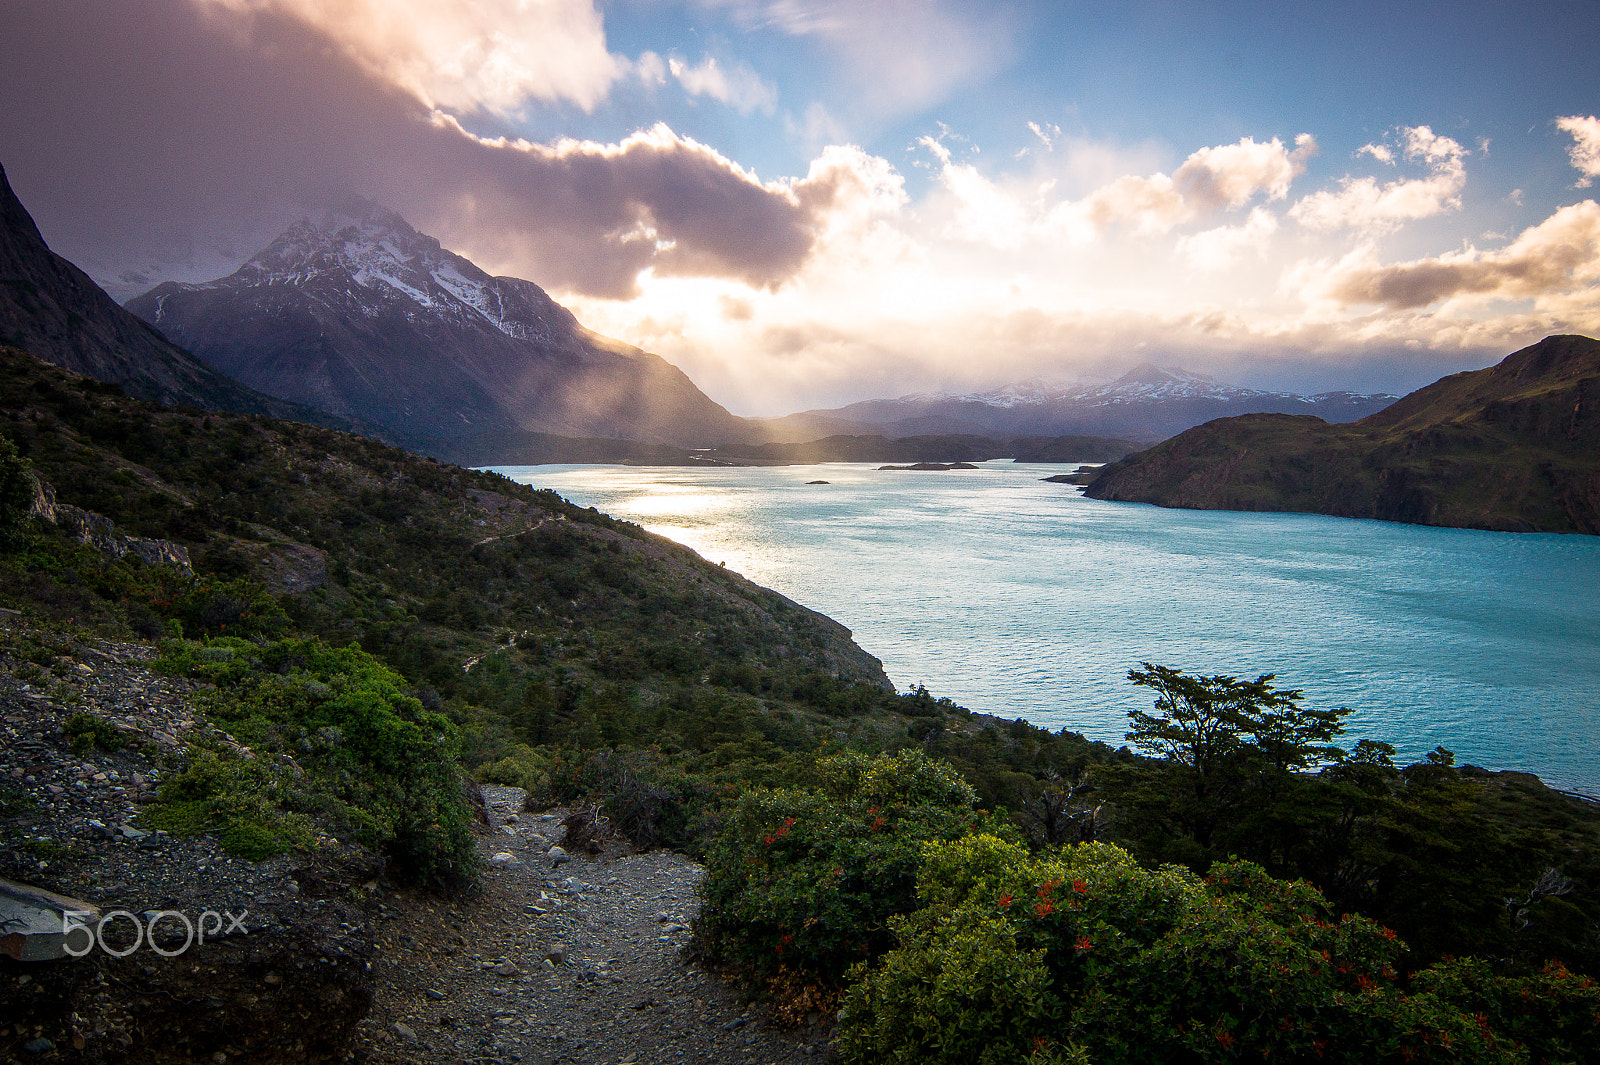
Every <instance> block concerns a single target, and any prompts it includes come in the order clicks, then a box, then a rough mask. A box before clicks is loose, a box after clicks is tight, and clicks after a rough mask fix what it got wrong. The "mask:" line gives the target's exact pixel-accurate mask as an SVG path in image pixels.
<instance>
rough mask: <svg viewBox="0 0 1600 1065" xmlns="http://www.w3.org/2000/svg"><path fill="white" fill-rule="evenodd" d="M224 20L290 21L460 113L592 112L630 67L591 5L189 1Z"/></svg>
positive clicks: (569, 0)
mask: <svg viewBox="0 0 1600 1065" xmlns="http://www.w3.org/2000/svg"><path fill="white" fill-rule="evenodd" d="M194 2H195V3H197V4H199V5H200V6H201V7H202V8H205V9H209V10H210V11H212V13H214V14H217V15H221V16H224V17H232V18H240V17H243V18H250V17H253V16H259V15H277V16H287V17H290V18H293V19H296V20H298V21H299V22H302V23H304V24H305V25H307V26H309V27H311V28H313V29H315V30H317V31H318V32H319V33H321V34H323V35H325V36H326V37H327V38H328V39H329V40H330V41H331V42H333V43H334V44H335V45H336V46H337V47H338V48H339V49H341V50H342V51H343V52H344V54H345V55H346V56H348V57H349V58H350V59H352V60H354V61H355V62H356V63H357V64H359V65H360V66H361V68H362V69H363V70H365V71H366V72H368V73H369V74H372V75H374V76H376V77H378V78H381V79H383V80H384V81H386V82H388V83H390V84H392V85H394V86H396V87H398V88H400V89H402V90H404V91H405V92H408V93H410V94H411V95H413V96H415V97H416V98H417V99H418V100H419V101H421V102H422V103H423V104H425V105H426V106H428V107H430V108H433V107H437V108H443V109H446V110H449V111H453V112H455V113H458V114H469V113H476V112H491V113H494V114H498V115H511V114H515V113H517V112H518V111H519V109H520V108H521V107H522V106H523V105H524V104H525V103H526V102H528V101H529V100H540V101H566V102H570V103H574V104H577V105H578V106H579V107H581V108H583V109H584V110H592V109H593V108H594V107H595V105H596V104H598V103H599V102H600V101H601V100H603V99H604V98H605V96H606V94H607V93H608V91H609V90H610V88H611V85H612V84H613V83H614V82H615V81H616V80H617V79H618V78H619V77H621V76H622V75H623V74H624V73H626V71H627V69H628V66H629V64H628V63H627V61H626V60H624V59H622V58H620V57H618V56H614V55H612V54H611V53H610V52H609V51H607V49H606V37H605V28H604V25H603V24H602V20H601V17H600V12H599V11H598V10H596V8H595V6H594V3H593V0H531V2H530V0H476V2H474V3H438V2H437V0H336V2H331V0H194Z"/></svg>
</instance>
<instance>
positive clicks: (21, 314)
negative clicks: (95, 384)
mask: <svg viewBox="0 0 1600 1065" xmlns="http://www.w3.org/2000/svg"><path fill="white" fill-rule="evenodd" d="M0 344H4V345H10V346H12V347H16V348H20V349H22V350H23V351H26V352H28V353H29V354H30V355H33V356H34V357H35V358H38V359H42V360H44V361H45V362H49V363H54V364H55V365H57V366H61V367H64V368H66V369H68V370H73V371H75V372H77V373H81V374H85V375H87V376H90V377H94V378H97V379H98V380H101V381H109V382H111V383H112V384H115V385H117V386H119V387H121V388H122V390H123V391H124V392H126V393H128V394H129V395H131V396H135V397H137V398H139V399H146V400H151V401H154V402H157V403H163V404H166V405H168V406H177V405H182V404H189V405H191V406H196V407H203V408H206V409H208V410H231V411H238V412H241V413H247V414H270V415H272V416H274V417H278V418H289V419H293V420H295V421H309V422H316V423H318V424H322V425H327V426H331V427H334V428H346V429H348V428H353V426H351V425H350V423H349V422H348V421H346V420H345V419H342V418H338V417H335V416H333V415H330V414H327V413H324V412H321V411H315V410H312V409H310V408H307V407H301V406H298V405H296V404H293V403H286V402H283V401H282V400H278V399H274V398H272V397H270V396H266V395H263V394H261V393H260V392H257V391H254V390H253V389H250V388H246V387H244V386H243V385H241V384H240V383H239V382H238V381H235V380H233V379H232V378H230V377H228V376H226V375H225V374H223V373H219V372H218V371H217V370H215V369H213V368H212V367H211V366H208V365H206V363H204V362H202V361H201V360H199V359H197V358H195V357H194V356H193V355H191V354H190V353H189V352H187V351H184V350H183V349H182V348H180V347H178V346H177V345H175V344H173V343H172V342H171V341H170V340H168V339H167V338H166V337H165V336H163V335H162V334H161V333H160V332H159V331H158V330H155V329H152V328H150V326H148V325H146V324H145V323H144V322H142V321H140V320H139V319H138V318H136V317H134V316H133V315H131V314H129V313H128V312H127V311H125V310H123V309H122V308H121V307H119V306H117V304H116V302H115V301H113V300H112V299H111V297H110V296H107V295H106V294H105V293H104V292H103V291H101V289H100V287H99V286H98V285H96V284H95V283H94V282H93V281H92V280H90V279H89V275H87V274H85V273H84V272H83V271H82V270H79V269H78V268H77V267H76V266H74V265H72V264H71V263H69V262H68V261H67V260H65V259H63V258H62V257H61V256H59V255H57V254H56V253H55V252H53V251H51V250H50V248H49V247H48V246H47V245H46V244H45V242H44V238H43V237H42V236H40V234H39V227H38V226H36V225H35V224H34V222H33V218H32V217H31V216H29V214H28V212H27V210H26V209H25V208H24V207H23V206H22V204H21V203H20V202H19V201H18V200H17V197H16V195H15V194H14V193H13V192H12V191H11V185H10V183H9V182H8V181H7V180H6V176H5V170H4V168H3V167H0Z"/></svg>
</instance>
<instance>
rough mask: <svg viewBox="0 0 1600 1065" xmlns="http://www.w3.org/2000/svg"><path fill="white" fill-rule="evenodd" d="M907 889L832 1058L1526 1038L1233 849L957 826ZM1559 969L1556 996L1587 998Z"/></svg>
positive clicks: (862, 978) (1301, 1050)
mask: <svg viewBox="0 0 1600 1065" xmlns="http://www.w3.org/2000/svg"><path fill="white" fill-rule="evenodd" d="M918 897H919V899H920V900H921V901H922V902H923V903H924V908H923V909H921V910H919V911H917V912H916V913H914V914H911V915H909V916H907V917H903V918H900V919H897V920H896V921H895V922H893V928H894V931H895V932H896V934H897V935H898V937H899V942H900V945H899V947H898V948H897V949H895V950H893V951H890V952H889V953H887V954H886V955H885V956H884V958H883V959H882V960H881V962H879V963H878V964H877V965H876V966H875V967H873V968H871V969H867V968H863V969H862V970H859V971H858V974H857V975H858V977H859V982H858V983H857V984H856V986H854V987H853V988H852V989H851V991H850V993H849V995H848V997H847V999H846V1003H845V1008H844V1010H843V1012H842V1013H841V1018H840V1036H841V1047H842V1049H843V1052H844V1057H845V1059H846V1060H847V1061H856V1062H867V1061H871V1062H907V1063H909V1062H952V1063H955V1062H961V1063H968V1062H978V1063H981V1065H1001V1063H1010V1062H1029V1061H1034V1062H1037V1061H1039V1060H1041V1058H1045V1059H1053V1060H1081V1059H1084V1058H1085V1057H1086V1058H1087V1060H1093V1061H1116V1062H1151V1063H1156V1062H1170V1061H1191V1062H1209V1061H1216V1062H1222V1061H1235V1060H1239V1059H1241V1058H1244V1059H1252V1060H1254V1059H1267V1060H1289V1061H1307V1060H1314V1059H1316V1060H1329V1061H1345V1062H1352V1063H1354V1062H1363V1063H1364V1062H1386V1061H1395V1062H1398V1061H1402V1060H1404V1061H1479V1062H1499V1061H1504V1062H1511V1061H1525V1060H1527V1047H1528V1046H1530V1045H1533V1044H1534V1037H1533V1036H1532V1035H1530V1034H1529V1033H1527V1032H1525V1031H1520V1030H1517V1029H1516V1027H1515V1025H1513V1024H1510V1023H1502V1024H1500V1025H1498V1026H1497V1024H1496V1022H1495V1019H1494V1018H1495V1017H1496V1014H1495V1013H1494V1012H1493V1009H1492V1007H1491V1008H1490V1009H1488V1010H1485V1009H1484V1008H1483V999H1484V992H1483V991H1482V990H1481V989H1476V990H1468V989H1467V987H1466V983H1465V982H1464V981H1462V980H1461V979H1459V978H1457V977H1455V976H1453V975H1451V974H1443V975H1442V976H1441V977H1440V978H1439V979H1438V980H1436V981H1435V982H1434V983H1433V984H1429V983H1428V982H1426V981H1419V982H1418V984H1417V986H1416V987H1415V988H1414V989H1413V991H1412V992H1411V993H1407V992H1406V991H1404V990H1402V989H1401V987H1400V986H1399V985H1398V983H1397V974H1396V972H1395V968H1394V961H1395V959H1396V958H1397V957H1398V956H1399V955H1400V953H1401V952H1402V951H1403V950H1404V946H1403V944H1401V943H1400V942H1399V941H1398V940H1397V939H1396V938H1395V936H1394V933H1393V932H1391V931H1389V930H1387V929H1385V928H1383V927H1382V926H1380V925H1378V924H1376V923H1374V922H1372V921H1369V920H1367V919H1365V918H1361V917H1350V916H1346V917H1343V918H1341V919H1338V920H1332V919H1330V914H1329V908H1328V906H1327V903H1326V902H1325V900H1324V899H1323V898H1322V896H1321V895H1320V894H1318V893H1317V892H1316V891H1315V890H1314V889H1312V888H1311V887H1309V886H1307V885H1305V884H1303V883H1299V882H1289V881H1282V880H1275V879H1273V878H1272V877H1270V876H1268V875H1266V873H1265V872H1263V871H1262V869H1261V868H1260V867H1259V866H1256V865H1253V864H1250V863H1247V862H1236V863H1230V864H1226V865H1219V866H1217V867H1216V870H1215V875H1214V876H1213V877H1212V878H1210V879H1209V880H1208V881H1206V882H1202V881H1200V880H1199V879H1198V878H1197V877H1196V876H1195V875H1194V874H1192V873H1190V872H1188V871H1187V870H1184V869H1181V868H1178V867H1171V866H1169V867H1166V868H1163V869H1159V870H1155V871H1150V870H1146V869H1143V868H1141V867H1140V866H1139V865H1138V864H1137V863H1136V862H1135V861H1134V860H1133V858H1132V856H1131V855H1129V854H1128V853H1127V852H1125V851H1122V850H1120V849H1118V848H1116V847H1113V846H1110V845H1108V844H1098V843H1090V844H1083V845H1080V846H1077V847H1072V848H1065V849H1062V850H1060V851H1057V852H1056V853H1054V854H1048V855H1044V856H1041V857H1030V856H1029V855H1028V853H1027V852H1026V851H1025V850H1024V849H1022V848H1021V847H1018V846H1015V845H1012V844H1008V843H1006V842H1004V841H1002V840H999V839H996V838H992V837H975V838H970V839H963V840H960V841H957V842H952V843H932V844H929V846H928V849H927V855H926V863H925V865H924V866H923V871H922V876H921V878H920V881H919V884H918ZM1551 982H1552V983H1554V982H1555V981H1554V978H1552V979H1551ZM1569 982H1571V983H1572V984H1573V986H1572V988H1571V989H1570V991H1568V992H1567V998H1566V999H1565V1000H1563V1004H1562V1007H1561V1008H1560V1010H1559V1012H1562V1014H1563V1016H1565V1017H1568V1018H1577V1017H1579V1016H1580V1015H1582V1010H1583V1009H1585V1008H1587V1009H1589V1010H1591V1011H1592V1009H1593V998H1592V997H1591V998H1589V999H1584V998H1583V996H1584V995H1590V996H1592V995H1593V992H1592V989H1584V988H1579V987H1577V986H1576V981H1569ZM1446 990H1449V991H1450V993H1449V994H1447V993H1446ZM1504 990H1506V991H1511V990H1514V989H1512V988H1509V987H1506V988H1504ZM1474 994H1476V995H1477V996H1478V997H1477V998H1476V999H1474V998H1473V995H1474ZM1452 996H1453V997H1452ZM1524 1016H1525V1014H1524ZM1588 1022H1589V1023H1591V1024H1592V1012H1591V1013H1590V1014H1589V1016H1588ZM1573 1030H1576V1029H1573ZM1589 1030H1590V1031H1591V1032H1592V1028H1590V1029H1589ZM1564 1031H1567V1030H1564ZM1541 1045H1547V1046H1550V1047H1553V1048H1565V1047H1566V1046H1567V1044H1564V1043H1558V1042H1555V1041H1547V1042H1546V1043H1545V1044H1541ZM1547 1060H1558V1059H1557V1058H1554V1057H1552V1058H1548V1059H1547ZM1560 1060H1573V1058H1571V1057H1570V1056H1568V1057H1564V1058H1561V1059H1560Z"/></svg>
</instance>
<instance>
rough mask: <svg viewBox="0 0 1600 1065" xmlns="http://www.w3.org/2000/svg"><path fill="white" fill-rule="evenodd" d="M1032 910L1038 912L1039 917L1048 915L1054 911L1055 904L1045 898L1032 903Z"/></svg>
mask: <svg viewBox="0 0 1600 1065" xmlns="http://www.w3.org/2000/svg"><path fill="white" fill-rule="evenodd" d="M1033 912H1034V913H1036V914H1038V915H1039V916H1040V917H1048V916H1050V915H1051V914H1052V913H1055V912H1056V904H1055V903H1053V902H1051V901H1050V900H1049V899H1045V900H1044V901H1043V902H1039V903H1036V904H1035V905H1034V907H1033Z"/></svg>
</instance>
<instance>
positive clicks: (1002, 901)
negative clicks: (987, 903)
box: [994, 894, 1016, 910]
mask: <svg viewBox="0 0 1600 1065" xmlns="http://www.w3.org/2000/svg"><path fill="white" fill-rule="evenodd" d="M994 901H995V905H996V906H999V907H1000V908H1001V909H1002V910H1009V909H1010V908H1011V904H1012V903H1013V902H1015V901H1016V900H1015V899H1013V898H1012V897H1011V896H1010V895H1009V894H1007V895H1001V896H1000V897H999V898H998V899H995V900H994Z"/></svg>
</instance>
